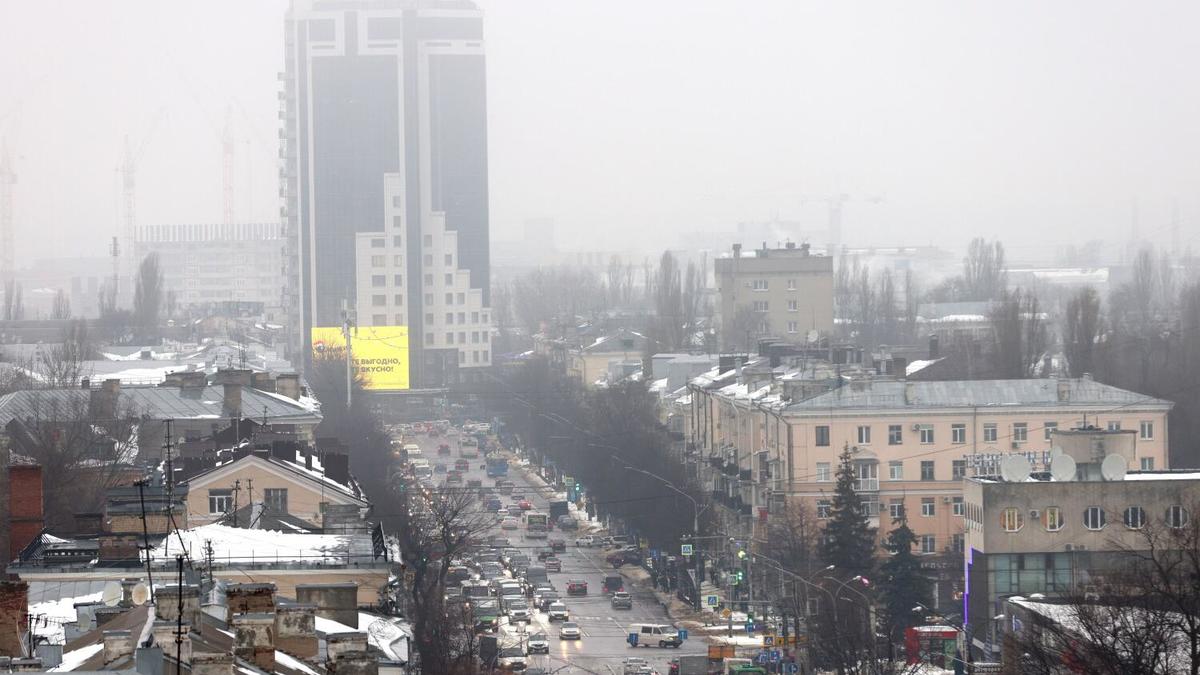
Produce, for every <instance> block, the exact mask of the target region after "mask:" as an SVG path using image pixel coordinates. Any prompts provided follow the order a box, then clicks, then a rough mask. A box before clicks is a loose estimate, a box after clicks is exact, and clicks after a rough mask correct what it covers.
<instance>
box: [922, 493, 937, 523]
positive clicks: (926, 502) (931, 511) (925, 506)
mask: <svg viewBox="0 0 1200 675" xmlns="http://www.w3.org/2000/svg"><path fill="white" fill-rule="evenodd" d="M936 508H937V507H936V505H935V504H934V502H933V497H921V515H922V516H925V517H927V518H928V517H932V516H933V515H935V509H936Z"/></svg>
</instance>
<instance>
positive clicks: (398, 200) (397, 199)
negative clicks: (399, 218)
mask: <svg viewBox="0 0 1200 675" xmlns="http://www.w3.org/2000/svg"><path fill="white" fill-rule="evenodd" d="M392 206H394V207H396V208H400V207H402V206H404V197H401V196H400V195H392Z"/></svg>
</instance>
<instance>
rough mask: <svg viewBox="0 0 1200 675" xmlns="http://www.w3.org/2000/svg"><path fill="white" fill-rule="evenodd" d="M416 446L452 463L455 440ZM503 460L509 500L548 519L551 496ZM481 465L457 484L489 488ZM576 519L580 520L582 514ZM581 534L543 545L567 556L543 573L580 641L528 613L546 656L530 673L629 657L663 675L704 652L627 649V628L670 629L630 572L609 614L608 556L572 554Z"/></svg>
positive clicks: (540, 542)
mask: <svg viewBox="0 0 1200 675" xmlns="http://www.w3.org/2000/svg"><path fill="white" fill-rule="evenodd" d="M416 438H417V441H416V442H417V443H418V444H419V445H420V446H421V449H422V453H423V454H424V456H425V457H426V458H427V459H428V460H429V461H430V463H431V464H434V465H436V464H439V463H444V464H447V465H448V466H449V467H450V468H453V463H454V461H455V460H457V459H458V458H459V454H458V443H457V438H456V437H454V436H450V437H449V440H447V437H446V436H438V437H433V438H430V437H429V436H426V435H423V434H422V435H419V436H417V437H416ZM443 442H449V444H450V446H451V448H452V454H451V455H450V456H449V457H447V456H442V457H438V456H437V448H438V445H439V444H440V443H443ZM505 455H506V456H507V457H508V458H509V461H510V468H509V473H508V478H509V480H511V481H512V482H513V484H514V486H515V487H514V491H513V495H514V496H521V497H524V498H525V499H527V500H529V501H530V502H531V504H532V507H533V508H532V510H533V511H535V512H539V513H548V512H549V502H550V501H551V500H550V497H551V496H552V495H553V491H552V489H551V488H549V487H548V486H546V485H545V484H543V483H541V482H540V480H539V479H537V478H536V477H534V476H532V474H531V473H528V472H527V471H526V470H525V469H524V468H522V467H520V466H518V465H517V464H516V461H515V459H514V456H513V455H512V454H511V453H508V452H507V451H506V452H505ZM483 463H484V460H483V458H482V457H480V458H479V459H475V460H471V467H470V470H469V471H467V472H465V473H464V475H463V480H464V484H465V481H469V480H472V479H478V480H481V481H482V482H483V486H484V487H485V488H490V487H492V486H493V485H494V483H495V480H494V479H489V478H487V476H486V475H485V471H484V470H483V469H482V468H480V467H481V466H483ZM434 479H435V482H436V483H437V484H438V485H439V486H441V485H442V482H443V481H444V479H445V475H444V474H441V473H435V475H434ZM500 498H501V501H502V503H503V504H504V505H505V506H507V505H509V504H516V503H517V502H518V501H519V499H516V498H515V497H508V496H501V497H500ZM573 513H574V512H573ZM578 515H579V516H580V517H583V514H582V512H580V513H579V514H578ZM587 532H588V530H586V529H584V526H583V525H582V523H581V529H579V530H575V531H570V530H568V531H564V530H560V529H558V528H557V527H555V528H554V529H552V530H551V531H550V538H554V539H562V540H564V541H566V542H567V550H566V552H565V553H559V554H558V558H559V559H560V560H561V561H562V572H550V573H549V575H548V576H549V578H550V582H551V583H552V584H553V585H554V587H555V589H557V591H558V593H559V595H560V596H562V599H563V601H564V602H565V603H566V606H567V609H568V610H569V611H570V619H571V621H575V622H577V623H578V624H579V627H580V630H581V633H582V638H581V639H579V640H560V639H559V638H558V633H559V626H560V625H561V622H554V623H551V622H550V620H549V619H548V617H547V615H546V613H545V612H540V611H537V612H534V614H533V620H532V621H531V623H530V624H529V625H528V626H527V627H526V631H525V632H526V633H529V634H532V633H536V632H544V633H545V634H546V636H547V638H548V639H549V642H550V653H549V655H534V656H531V657H529V658H528V663H529V665H530V667H541V668H545V669H546V671H547V672H555V671H557V672H562V673H601V674H603V675H612V674H616V675H620V673H621V671H622V661H623V660H624V659H625V658H627V657H630V656H637V657H641V658H643V659H645V660H646V661H647V662H648V663H649V664H650V666H651V667H652V668H654V669H655V670H656V671H657V672H659V673H663V674H664V675H665V673H667V670H668V666H669V663H670V660H671V658H672V657H674V656H676V655H677V654H687V653H701V652H704V651H705V650H706V646H705V644H704V642H703V641H702V640H700V639H699V638H698V637H692V636H689V639H688V640H686V641H685V642H684V644H683V645H682V646H681V647H679V648H678V649H674V648H669V647H668V648H659V647H657V646H652V647H638V648H637V649H634V648H631V647H630V646H629V644H628V643H627V642H626V638H627V636H628V631H627V628H628V626H629V625H630V624H634V623H656V624H671V623H672V621H671V619H670V618H669V617H668V616H667V613H666V610H665V609H664V608H663V606H662V605H661V604H660V603H659V602H658V600H657V599H656V598H655V596H654V593H653V591H652V590H651V589H650V588H649V586H648V585H646V584H637V585H634V584H632V583H631V582H630V580H629V574H628V572H629V571H630V570H632V569H634V568H633V567H630V566H626V567H624V568H622V571H623V572H625V573H624V574H622V576H623V577H624V578H625V590H626V591H629V592H630V593H631V594H632V596H633V608H632V609H612V608H611V606H610V604H609V596H607V595H606V594H604V593H603V591H602V587H603V581H604V575H605V574H607V573H610V572H611V571H612V570H613V568H612V566H611V565H609V564H608V563H606V562H605V561H604V556H605V555H606V554H607V553H608V552H609V550H610V549H609V550H606V549H604V548H601V547H593V548H584V547H579V546H576V545H575V539H576V537H578V536H581V535H582V534H586V533H587ZM488 535H489V536H491V535H498V536H503V537H507V538H508V539H509V540H510V543H511V544H512V547H513V548H518V549H522V550H523V551H527V552H528V553H529V555H530V557H532V558H534V559H535V560H536V557H537V550H538V549H539V548H543V547H544V546H547V545H548V544H547V543H546V542H547V540H546V539H528V538H526V537H525V536H524V535H525V530H524V527H523V526H522V527H521V528H520V529H517V530H508V531H503V530H500V529H499V526H498V525H497V527H495V528H494V529H493V530H492V531H490V532H488ZM569 579H582V580H584V581H586V582H587V586H588V594H587V595H586V596H569V597H568V596H567V594H566V590H567V582H568V580H569ZM519 628H520V626H519V625H518V626H511V625H507V624H505V625H503V626H502V627H501V631H500V632H501V634H502V636H506V635H511V634H513V633H516V632H517V631H518V630H519ZM502 644H503V642H502ZM559 669H561V670H559Z"/></svg>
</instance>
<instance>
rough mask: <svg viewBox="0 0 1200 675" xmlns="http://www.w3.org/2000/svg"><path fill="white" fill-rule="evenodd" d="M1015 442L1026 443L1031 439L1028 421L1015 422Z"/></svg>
mask: <svg viewBox="0 0 1200 675" xmlns="http://www.w3.org/2000/svg"><path fill="white" fill-rule="evenodd" d="M1012 436H1013V437H1012V439H1013V443H1024V442H1025V441H1028V440H1029V424H1028V423H1027V422H1013V430H1012Z"/></svg>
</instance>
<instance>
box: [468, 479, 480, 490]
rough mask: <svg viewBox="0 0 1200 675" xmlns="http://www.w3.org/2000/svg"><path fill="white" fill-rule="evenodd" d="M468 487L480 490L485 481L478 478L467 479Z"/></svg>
mask: <svg viewBox="0 0 1200 675" xmlns="http://www.w3.org/2000/svg"><path fill="white" fill-rule="evenodd" d="M467 487H469V488H471V489H472V490H478V489H479V488H481V487H483V481H481V480H479V479H478V478H470V479H468V480H467Z"/></svg>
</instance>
